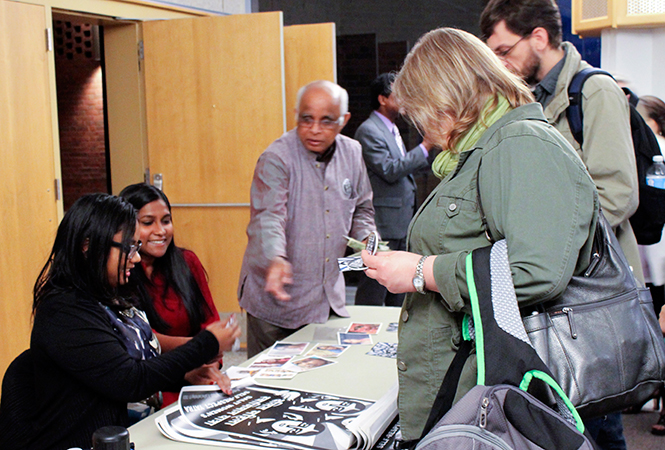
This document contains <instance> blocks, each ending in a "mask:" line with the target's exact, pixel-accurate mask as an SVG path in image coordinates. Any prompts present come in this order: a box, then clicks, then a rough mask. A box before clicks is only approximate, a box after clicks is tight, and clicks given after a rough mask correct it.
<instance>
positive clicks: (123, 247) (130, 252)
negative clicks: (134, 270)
mask: <svg viewBox="0 0 665 450" xmlns="http://www.w3.org/2000/svg"><path fill="white" fill-rule="evenodd" d="M142 245H143V242H141V241H138V242H137V243H136V244H132V245H127V244H123V243H122V242H116V241H113V242H111V247H115V248H119V249H120V251H122V252H123V253H126V254H127V259H132V258H134V256H135V255H136V254H137V253H138V251H139V250H140V249H141V246H142Z"/></svg>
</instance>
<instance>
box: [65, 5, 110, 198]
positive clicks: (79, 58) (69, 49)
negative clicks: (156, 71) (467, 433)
mask: <svg viewBox="0 0 665 450" xmlns="http://www.w3.org/2000/svg"><path fill="white" fill-rule="evenodd" d="M84 20H85V19H82V18H78V17H74V16H72V17H67V16H56V15H54V21H53V38H54V52H55V71H56V91H57V95H58V128H59V135H60V161H61V172H62V194H63V205H64V209H65V211H66V210H67V209H68V208H69V207H70V206H71V205H72V203H74V202H75V201H76V200H77V199H78V198H79V197H81V196H82V195H84V194H88V193H93V192H110V187H109V184H110V179H109V176H108V175H109V164H108V160H109V158H108V151H107V147H108V146H107V137H106V134H107V133H106V118H105V110H106V108H105V96H104V67H103V42H102V39H101V36H102V31H103V29H102V27H100V26H98V25H94V24H91V23H85V22H84Z"/></svg>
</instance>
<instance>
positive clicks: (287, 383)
mask: <svg viewBox="0 0 665 450" xmlns="http://www.w3.org/2000/svg"><path fill="white" fill-rule="evenodd" d="M347 309H348V311H349V313H350V314H351V317H350V318H341V317H334V318H331V319H330V320H329V321H328V322H326V323H325V324H312V325H307V326H306V327H304V328H302V329H301V330H299V331H297V332H295V333H294V334H292V335H291V336H289V337H288V338H287V339H285V340H286V341H291V342H311V343H312V344H315V343H318V342H314V337H315V332H316V329H317V328H319V329H323V330H320V331H324V332H326V333H327V332H331V331H332V329H340V330H341V329H344V330H345V329H346V328H347V327H348V326H349V324H351V322H362V323H382V326H381V330H380V331H379V333H378V334H376V335H373V336H372V342H373V343H377V342H391V343H394V342H397V333H396V332H390V333H389V332H387V331H386V329H387V328H388V324H389V323H391V322H397V321H398V317H399V311H400V308H396V307H384V306H349V307H347ZM332 342H333V341H321V343H332ZM311 347H312V345H309V346H308V347H307V349H306V350H305V352H306V351H308V350H309V349H310V348H311ZM371 348H372V346H371V345H353V346H351V347H350V348H349V349H347V350H346V351H345V352H344V353H343V354H342V355H340V356H339V357H338V358H337V359H336V360H337V361H338V363H337V364H331V365H329V366H325V367H321V368H319V369H315V370H311V371H308V372H304V373H300V374H298V375H297V376H296V377H294V378H293V379H291V380H264V379H261V380H259V382H260V383H261V384H266V385H272V386H280V387H286V388H288V387H293V388H297V389H299V390H303V391H312V392H325V393H329V394H334V395H339V396H344V397H352V398H361V399H367V400H378V399H379V398H381V396H383V394H385V393H386V392H387V391H388V390H389V389H390V388H391V387H392V386H393V385H394V384H395V383H396V382H397V368H396V366H395V360H394V359H391V358H383V357H378V356H369V355H367V354H366V353H367V352H368V351H369V350H370V349H371ZM258 356H259V355H257V357H258ZM254 359H255V358H253V359H251V360H249V361H246V362H245V363H243V364H242V366H248V365H249V364H250V363H251V362H252V361H253V360H254ZM157 414H161V413H157ZM155 417H156V415H153V416H150V417H147V418H145V419H143V420H142V421H140V422H139V423H137V424H135V425H133V426H132V427H130V428H129V436H130V440H131V441H132V442H134V444H135V445H136V450H157V449H159V450H162V449H164V450H175V449H178V450H197V449H200V448H201V447H202V446H201V445H199V444H188V443H183V442H175V441H171V440H169V439H167V438H165V437H164V436H163V435H162V434H161V433H160V432H159V430H158V429H157V427H156V426H155ZM205 447H207V446H205ZM211 447H212V446H211Z"/></svg>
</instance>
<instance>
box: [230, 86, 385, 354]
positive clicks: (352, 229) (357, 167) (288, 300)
mask: <svg viewBox="0 0 665 450" xmlns="http://www.w3.org/2000/svg"><path fill="white" fill-rule="evenodd" d="M348 104H349V96H348V94H347V92H346V90H345V89H343V88H342V87H340V86H339V85H337V84H335V83H331V82H330V81H314V82H312V83H309V84H307V85H306V86H303V87H302V88H300V90H299V91H298V95H297V99H296V105H297V106H296V121H297V126H296V128H295V129H294V130H291V131H289V132H287V133H285V134H284V135H282V136H281V137H280V138H279V139H277V140H276V141H275V142H273V143H272V144H270V146H268V148H267V149H266V150H265V151H264V152H263V153H262V154H261V156H260V157H259V160H258V162H257V163H256V168H255V170H254V179H253V180H252V188H251V192H250V204H251V206H250V219H249V225H248V226H247V238H248V239H247V248H246V250H245V255H244V257H243V261H242V268H241V272H240V280H239V283H238V299H239V302H240V306H241V307H242V308H243V309H245V310H246V311H247V355H248V356H249V357H252V356H253V355H255V354H257V353H259V352H261V351H262V350H264V349H266V348H268V347H270V346H271V345H272V344H273V343H275V341H279V340H282V339H284V338H285V337H286V336H288V335H290V334H291V333H293V332H294V331H296V330H297V329H299V328H300V327H302V326H304V325H307V324H309V323H324V322H326V321H327V320H328V317H329V316H330V314H331V313H333V314H336V315H338V316H342V317H348V316H349V314H348V312H347V310H346V306H345V305H346V292H345V286H344V277H343V276H342V274H341V273H340V271H339V266H338V265H337V258H339V257H342V256H344V252H345V250H346V244H347V239H346V238H345V236H350V237H352V238H354V239H357V240H359V241H363V240H365V239H366V238H367V237H368V236H369V235H370V233H372V232H373V231H375V230H376V227H375V226H374V208H373V207H372V187H371V185H370V183H369V179H368V178H367V169H366V168H365V164H364V163H363V160H362V151H361V149H360V144H359V143H358V142H357V141H355V140H353V139H350V138H347V137H346V136H343V135H341V134H340V132H341V131H342V128H344V126H345V125H346V123H347V122H348V120H349V117H350V116H351V115H350V114H349V112H348Z"/></svg>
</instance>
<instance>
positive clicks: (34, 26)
mask: <svg viewBox="0 0 665 450" xmlns="http://www.w3.org/2000/svg"><path fill="white" fill-rule="evenodd" d="M46 28H47V24H46V15H45V10H44V7H43V6H38V5H30V4H26V3H18V2H9V1H4V0H2V1H0V80H1V81H0V86H1V88H0V217H1V219H0V342H1V343H2V344H0V374H4V372H5V370H6V368H7V366H8V365H9V363H10V362H11V361H12V359H14V358H15V357H16V356H17V355H18V354H19V353H21V352H22V351H23V350H25V349H26V348H28V346H29V344H30V328H31V312H32V287H33V285H34V283H35V280H36V278H37V275H38V274H39V270H40V269H41V267H42V266H43V265H44V263H45V262H46V259H47V257H48V252H49V251H50V248H51V245H52V244H53V239H54V237H55V230H56V227H57V223H58V207H57V202H56V197H55V193H54V189H55V188H54V180H55V172H56V169H55V154H54V151H53V123H52V118H51V101H50V90H49V89H50V88H49V68H48V57H49V54H48V53H47V49H46V39H45V30H46ZM49 28H50V25H49ZM26 118H29V119H26Z"/></svg>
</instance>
